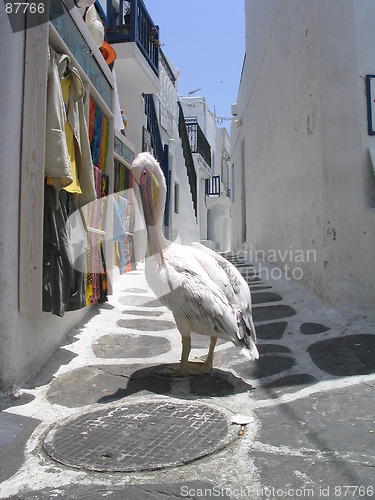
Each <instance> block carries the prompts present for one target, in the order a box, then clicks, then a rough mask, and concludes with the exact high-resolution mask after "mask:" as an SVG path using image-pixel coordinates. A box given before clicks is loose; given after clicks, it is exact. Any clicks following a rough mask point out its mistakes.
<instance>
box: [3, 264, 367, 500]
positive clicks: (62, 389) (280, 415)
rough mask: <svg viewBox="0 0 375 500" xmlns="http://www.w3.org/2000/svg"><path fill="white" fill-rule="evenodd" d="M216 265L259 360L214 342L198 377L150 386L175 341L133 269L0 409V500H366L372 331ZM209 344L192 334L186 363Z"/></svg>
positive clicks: (298, 288)
mask: <svg viewBox="0 0 375 500" xmlns="http://www.w3.org/2000/svg"><path fill="white" fill-rule="evenodd" d="M228 258H230V259H231V260H233V262H234V263H235V264H236V265H237V266H238V268H239V270H240V271H241V273H242V274H243V275H244V276H245V278H246V279H247V281H248V282H249V284H250V286H251V290H252V297H253V304H254V308H253V310H254V319H255V324H256V328H257V334H258V339H259V351H260V359H259V361H257V362H249V361H248V360H247V359H246V358H244V357H242V356H241V355H240V354H239V352H238V350H237V349H236V348H235V347H234V346H232V345H231V344H229V343H225V342H224V341H220V342H218V345H217V347H216V351H215V358H214V369H213V371H212V373H211V374H210V375H204V376H201V377H187V378H178V377H170V376H166V375H163V373H162V369H163V367H165V365H170V364H176V363H178V362H179V359H180V358H179V357H180V350H181V340H180V335H179V333H178V331H177V330H176V328H175V323H174V321H173V317H172V314H171V313H170V312H169V311H168V310H167V309H165V308H164V307H163V306H161V304H160V303H159V301H158V300H157V299H155V297H154V296H153V295H152V292H151V291H150V289H149V287H148V285H147V283H146V281H145V278H144V273H143V269H142V266H139V269H138V270H136V271H133V272H131V273H129V274H127V275H124V276H122V277H121V278H120V279H119V280H118V281H117V282H116V284H115V291H114V294H113V296H111V297H110V300H109V302H108V303H107V304H104V305H102V306H100V307H98V308H93V309H92V310H91V311H90V313H89V315H88V317H87V318H86V319H85V321H83V322H82V324H79V325H77V326H76V328H75V329H74V330H72V331H71V332H70V334H69V335H68V338H67V340H66V343H65V344H64V345H62V346H61V347H60V348H59V349H58V351H57V352H56V353H55V354H54V356H53V357H52V359H51V360H50V361H49V363H48V364H47V365H46V366H45V367H44V369H43V371H42V372H41V373H40V374H39V375H38V376H37V377H36V378H34V379H33V380H32V381H29V382H28V383H27V384H25V386H24V387H22V388H21V389H20V390H19V391H18V392H17V393H16V394H13V395H6V394H4V395H3V396H2V397H1V399H0V408H1V410H2V411H1V413H0V448H1V450H0V451H1V453H0V481H1V483H0V498H14V499H42V498H58V499H78V498H90V499H96V498H103V497H105V498H110V499H120V498H121V499H123V498H126V499H149V498H150V499H151V498H153V499H161V498H166V497H167V498H197V499H199V498H254V499H264V498H269V499H281V498H285V499H288V498H375V474H374V470H375V469H374V467H375V397H374V396H375V322H374V318H369V317H364V316H362V315H361V314H360V313H358V314H357V315H356V316H353V315H352V316H351V319H350V321H349V320H347V319H345V315H344V314H341V313H340V314H339V313H338V312H337V311H335V310H333V309H329V308H327V307H326V306H324V305H323V304H322V303H321V302H320V301H319V300H318V299H317V298H316V297H315V296H313V295H311V294H310V293H309V292H308V291H307V290H306V289H305V288H304V287H302V285H300V284H299V283H298V282H292V281H291V280H287V279H285V278H283V279H272V278H269V279H264V276H258V273H257V266H256V263H255V264H254V266H250V265H249V264H248V263H246V262H245V261H244V260H243V259H242V258H241V256H238V255H232V254H230V255H228ZM208 343H209V339H208V338H204V337H199V336H196V335H194V336H193V342H192V345H193V351H192V356H196V357H203V358H204V356H205V354H206V353H207V349H208ZM238 415H240V416H238ZM233 421H235V422H236V423H233ZM241 423H243V425H241Z"/></svg>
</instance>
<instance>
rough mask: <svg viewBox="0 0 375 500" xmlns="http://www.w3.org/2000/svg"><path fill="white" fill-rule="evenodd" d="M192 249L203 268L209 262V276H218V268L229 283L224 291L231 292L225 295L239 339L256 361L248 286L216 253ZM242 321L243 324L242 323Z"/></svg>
mask: <svg viewBox="0 0 375 500" xmlns="http://www.w3.org/2000/svg"><path fill="white" fill-rule="evenodd" d="M192 247H193V248H194V249H195V250H196V255H197V258H198V260H199V259H200V261H201V262H202V265H203V266H207V262H209V261H210V262H211V263H210V265H209V266H207V267H206V268H207V271H208V272H209V273H212V274H210V276H212V275H214V276H219V273H218V272H217V270H216V268H220V269H221V270H222V272H223V274H225V276H226V279H227V281H228V282H229V287H227V288H226V289H227V290H228V289H230V290H231V291H230V292H229V293H228V292H227V293H226V295H227V298H228V301H229V303H230V304H231V305H232V306H233V307H234V309H235V310H236V311H237V321H238V325H239V328H240V336H241V338H244V339H246V344H247V345H248V348H249V350H250V352H251V355H252V357H255V359H257V357H259V354H258V351H257V349H256V347H255V344H256V332H255V326H254V322H253V315H252V305H251V294H250V289H249V286H248V284H247V283H246V281H245V280H244V278H243V277H242V275H241V273H240V272H239V271H238V270H237V269H236V268H235V267H234V265H233V264H231V263H230V262H229V261H227V259H225V258H224V257H222V256H221V255H220V254H218V253H217V252H214V251H213V250H211V249H210V248H207V247H205V246H204V245H201V244H200V243H193V244H192ZM206 256H208V258H209V259H208V258H206ZM212 261H214V262H215V264H216V268H215V266H214V265H213V264H212ZM213 269H215V271H214V272H213V271H212V270H213ZM219 286H220V285H219ZM242 321H243V323H244V324H243V323H242ZM241 329H242V331H241ZM249 337H250V338H249ZM250 339H251V340H250Z"/></svg>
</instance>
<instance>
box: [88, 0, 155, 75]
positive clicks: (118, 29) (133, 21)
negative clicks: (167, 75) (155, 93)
mask: <svg viewBox="0 0 375 500" xmlns="http://www.w3.org/2000/svg"><path fill="white" fill-rule="evenodd" d="M103 1H106V2H107V14H106V15H105V13H104V10H103V9H102V8H101V7H100V2H97V4H99V5H98V6H99V9H100V11H101V16H102V18H103V20H104V22H105V24H106V32H107V41H108V42H109V43H122V42H135V43H136V44H137V46H138V47H139V49H140V50H141V52H142V53H143V55H144V56H145V58H146V59H147V61H148V62H149V64H150V66H151V68H152V69H153V71H154V72H155V74H156V75H157V76H158V75H159V47H160V42H159V27H158V26H156V25H155V24H154V22H153V20H152V19H151V16H150V14H149V13H148V12H147V9H146V7H145V4H144V3H143V1H142V0H102V2H103Z"/></svg>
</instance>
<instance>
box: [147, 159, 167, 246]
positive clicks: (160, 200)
mask: <svg viewBox="0 0 375 500" xmlns="http://www.w3.org/2000/svg"><path fill="white" fill-rule="evenodd" d="M154 174H155V176H156V179H157V181H158V184H159V194H158V197H157V200H156V203H155V205H154V212H155V227H149V228H148V232H149V237H148V244H147V250H148V254H149V255H157V254H160V252H162V251H163V250H164V249H165V248H167V247H168V246H169V245H170V243H171V242H170V241H169V240H168V239H167V238H166V237H165V236H164V234H163V221H164V211H165V201H166V198H167V185H166V182H165V177H164V174H163V171H162V170H161V168H160V167H159V166H158V168H156V169H155V170H154ZM151 231H154V232H155V233H156V234H154V235H153V236H154V237H152V236H151V235H150V232H151Z"/></svg>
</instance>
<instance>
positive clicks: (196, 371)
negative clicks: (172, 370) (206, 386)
mask: <svg viewBox="0 0 375 500" xmlns="http://www.w3.org/2000/svg"><path fill="white" fill-rule="evenodd" d="M211 369H212V366H210V365H208V364H207V363H205V362H204V361H202V360H201V359H197V358H196V359H195V360H194V361H189V362H188V364H187V365H186V366H181V369H180V376H181V377H189V376H197V375H207V374H208V373H210V371H211Z"/></svg>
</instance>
